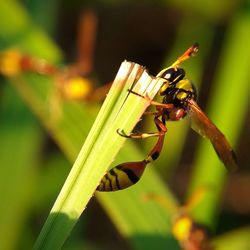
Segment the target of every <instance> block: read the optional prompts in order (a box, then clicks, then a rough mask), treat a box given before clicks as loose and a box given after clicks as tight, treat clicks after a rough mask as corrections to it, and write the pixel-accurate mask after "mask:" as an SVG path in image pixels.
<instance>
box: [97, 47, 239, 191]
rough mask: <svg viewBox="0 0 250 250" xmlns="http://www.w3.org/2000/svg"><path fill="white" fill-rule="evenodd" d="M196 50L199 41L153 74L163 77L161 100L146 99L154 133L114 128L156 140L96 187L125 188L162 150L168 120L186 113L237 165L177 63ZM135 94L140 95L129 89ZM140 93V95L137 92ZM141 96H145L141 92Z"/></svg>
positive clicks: (226, 161) (224, 157) (230, 164)
mask: <svg viewBox="0 0 250 250" xmlns="http://www.w3.org/2000/svg"><path fill="white" fill-rule="evenodd" d="M197 52H198V44H197V43H196V44H194V45H192V46H191V47H190V48H189V49H187V50H186V52H185V53H184V54H183V55H182V56H180V57H179V58H178V59H177V60H176V61H175V62H174V63H173V64H172V65H171V66H170V67H168V68H166V69H163V70H162V71H160V72H159V73H158V74H157V76H156V77H158V78H162V79H164V80H165V82H164V83H163V85H162V86H161V89H160V91H159V95H160V96H163V99H162V102H156V101H151V100H149V102H150V104H151V105H152V106H155V107H156V111H154V112H145V114H148V115H152V116H154V123H155V125H156V128H157V130H158V131H157V132H155V133H131V134H129V135H127V134H126V133H124V132H123V131H121V130H119V129H118V130H117V132H118V133H119V134H120V135H121V136H124V137H127V138H140V139H143V138H148V137H153V136H155V137H158V140H157V142H156V144H155V146H154V147H153V149H152V150H151V151H150V153H149V154H148V155H147V157H146V158H145V159H144V160H142V161H139V162H125V163H122V164H120V165H118V166H116V167H114V168H112V169H111V170H110V171H109V172H108V173H107V174H106V175H104V177H103V178H102V180H101V183H100V184H99V186H98V187H97V190H98V191H116V190H120V189H125V188H127V187H129V186H131V185H133V184H135V183H136V182H137V181H138V180H139V179H140V178H141V176H142V174H143V172H144V169H145V167H146V165H147V164H148V163H149V162H151V161H154V160H156V159H157V158H158V156H159V155H160V152H161V150H162V146H163V142H164V137H165V133H166V132H167V127H166V122H167V121H178V120H180V119H182V118H184V117H185V116H186V115H188V116H189V117H190V118H191V122H192V125H191V127H192V128H193V129H194V130H195V131H196V132H197V133H198V134H200V135H201V136H203V137H206V138H208V139H210V141H211V143H212V145H213V147H214V149H215V151H216V153H217V155H218V156H219V158H220V159H221V160H222V162H223V163H224V165H225V166H226V168H227V169H229V170H235V169H236V168H237V163H236V156H235V154H234V152H233V150H232V148H231V146H230V144H229V143H228V141H227V139H226V138H225V136H224V135H223V134H222V132H221V131H220V130H219V129H218V128H217V127H216V125H214V123H213V122H212V121H211V120H210V119H209V118H208V117H207V116H206V114H205V113H204V112H203V111H202V110H201V108H200V107H199V106H198V104H197V103H196V99H197V95H196V90H195V87H194V85H193V84H192V83H191V81H190V80H189V79H187V78H185V71H184V69H183V68H181V67H180V63H181V62H183V61H185V60H187V59H189V58H190V57H192V56H194V55H195V54H196V53H197ZM130 92H131V93H133V94H135V95H139V94H138V93H135V92H133V91H130ZM139 96H140V95H139ZM141 97H142V98H145V97H143V96H141Z"/></svg>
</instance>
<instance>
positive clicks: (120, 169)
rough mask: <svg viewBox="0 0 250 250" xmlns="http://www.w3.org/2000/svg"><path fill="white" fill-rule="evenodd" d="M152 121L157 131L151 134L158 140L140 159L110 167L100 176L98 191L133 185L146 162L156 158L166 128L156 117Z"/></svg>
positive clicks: (138, 178) (119, 188)
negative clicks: (142, 158) (144, 156)
mask: <svg viewBox="0 0 250 250" xmlns="http://www.w3.org/2000/svg"><path fill="white" fill-rule="evenodd" d="M154 122H155V125H156V127H157V129H158V132H157V133H152V134H154V136H158V140H157V142H156V144H155V146H154V147H153V149H152V150H151V151H150V152H149V154H148V155H147V157H146V158H145V159H144V160H142V161H138V162H125V163H122V164H120V165H118V166H116V167H114V168H112V169H111V170H110V171H109V172H107V174H105V175H104V177H103V178H102V180H101V183H100V184H99V186H98V187H97V190H98V191H106V192H109V191H117V190H121V189H125V188H127V187H130V186H132V185H134V184H135V183H137V182H138V181H139V180H140V178H141V176H142V174H143V172H144V170H145V168H146V166H147V164H148V163H149V162H151V161H154V160H156V159H157V158H158V156H159V155H160V152H161V150H162V146H163V142H164V137H165V133H166V132H167V128H166V126H165V124H164V123H163V122H162V121H161V120H159V119H158V118H157V117H156V118H155V119H154ZM139 138H142V137H139Z"/></svg>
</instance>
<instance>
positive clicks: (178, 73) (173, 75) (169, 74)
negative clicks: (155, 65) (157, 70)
mask: <svg viewBox="0 0 250 250" xmlns="http://www.w3.org/2000/svg"><path fill="white" fill-rule="evenodd" d="M184 76H185V71H184V69H182V68H169V69H166V71H165V72H163V73H162V74H161V77H162V78H164V79H166V80H168V81H169V82H170V83H171V84H172V83H176V82H178V81H180V80H182V79H183V78H184Z"/></svg>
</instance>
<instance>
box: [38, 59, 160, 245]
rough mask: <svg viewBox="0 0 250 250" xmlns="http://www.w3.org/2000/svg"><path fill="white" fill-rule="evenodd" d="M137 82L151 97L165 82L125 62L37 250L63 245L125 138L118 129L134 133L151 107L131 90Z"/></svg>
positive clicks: (50, 217)
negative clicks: (137, 124) (144, 113)
mask: <svg viewBox="0 0 250 250" xmlns="http://www.w3.org/2000/svg"><path fill="white" fill-rule="evenodd" d="M138 78H139V80H138ZM134 83H135V86H134V87H133V90H134V91H135V92H137V93H139V94H140V95H144V96H146V95H147V96H148V97H149V98H153V97H154V95H155V94H156V93H157V92H158V90H159V88H160V86H161V84H162V83H161V80H154V79H152V78H151V77H150V76H149V75H148V74H147V73H146V71H145V70H144V68H142V67H141V66H139V65H136V64H133V63H129V62H124V63H123V64H122V65H121V67H120V70H119V72H118V74H117V77H116V78H115V80H114V83H113V85H112V88H111V90H110V92H109V94H108V96H107V99H106V100H105V102H104V104H103V106H102V108H101V110H100V112H99V115H98V116H97V118H96V121H95V123H94V125H93V127H92V129H91V131H90V133H89V135H88V137H87V139H86V141H85V144H84V145H83V147H82V149H81V151H80V153H79V155H78V157H77V159H76V161H75V164H74V166H73V168H72V170H71V172H70V174H69V176H68V178H67V180H66V182H65V184H64V186H63V188H62V190H61V192H60V194H59V196H58V198H57V200H56V203H55V205H54V206H53V208H52V210H51V213H50V215H49V217H48V219H47V221H46V223H45V225H44V227H43V230H42V232H41V234H40V237H39V238H38V240H37V243H36V245H35V247H34V249H59V248H60V247H61V246H62V244H63V243H64V241H65V240H66V237H67V236H68V235H69V233H70V231H71V230H72V227H73V226H74V224H75V223H76V221H77V219H78V218H79V216H80V215H81V213H82V211H83V210H84V208H85V207H86V205H87V202H88V201H89V199H90V198H91V197H92V195H93V193H94V191H95V189H96V187H97V185H98V184H99V182H100V180H101V178H102V176H103V175H104V174H105V172H106V171H107V168H108V167H109V165H110V164H111V162H112V161H113V159H114V157H115V155H116V154H117V153H118V151H119V149H120V147H121V146H122V143H123V142H124V141H125V138H123V137H121V136H119V135H118V134H117V132H116V131H117V129H119V128H122V129H124V130H125V131H128V132H130V131H131V130H132V129H133V127H134V126H135V125H136V123H137V122H138V120H139V119H140V117H141V116H142V114H143V112H144V111H145V109H146V108H147V106H149V104H150V103H149V101H148V100H147V99H146V98H145V99H144V98H142V97H140V96H137V95H134V94H130V93H129V92H128V89H131V87H132V86H133V84H134ZM110 141H112V143H110Z"/></svg>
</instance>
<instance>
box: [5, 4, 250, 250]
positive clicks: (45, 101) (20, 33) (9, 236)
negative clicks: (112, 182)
mask: <svg viewBox="0 0 250 250" xmlns="http://www.w3.org/2000/svg"><path fill="white" fill-rule="evenodd" d="M90 10H91V13H92V15H93V16H94V17H95V19H94V20H95V21H97V23H96V24H97V26H96V29H95V30H94V37H95V39H94V42H93V43H92V45H93V54H91V55H90V58H87V59H86V55H85V54H84V53H86V50H84V48H82V45H81V42H82V40H81V39H82V36H83V35H85V36H86V35H88V32H87V33H86V30H85V31H83V30H82V29H83V27H82V26H81V25H80V23H81V22H80V20H81V18H82V17H83V16H84V13H86V11H90ZM92 22H93V20H92ZM0 24H1V25H0V49H1V51H4V50H6V49H8V48H12V47H15V48H19V49H20V51H23V52H25V53H28V54H30V55H33V56H37V57H41V58H45V59H47V60H48V61H49V62H51V63H59V64H60V65H64V64H66V65H67V64H74V63H82V62H86V60H87V62H88V63H89V65H90V68H88V70H86V72H87V75H88V76H89V75H90V79H91V81H92V82H93V84H95V85H96V86H100V85H102V84H105V83H108V82H110V81H112V79H113V78H114V76H115V75H116V72H117V70H118V68H119V66H120V64H121V62H122V61H123V60H125V59H126V60H131V61H134V62H137V63H139V64H141V65H145V66H146V67H147V69H148V70H149V72H150V74H152V75H156V74H157V73H158V72H159V71H160V70H161V69H162V68H164V67H167V66H168V65H169V64H170V63H171V62H173V61H174V60H175V59H176V58H177V57H178V56H179V55H180V54H181V53H182V52H184V51H185V49H186V48H187V47H189V46H190V45H191V44H193V43H194V42H199V44H200V52H199V53H198V55H197V57H195V58H194V59H191V60H190V61H188V62H185V63H184V64H183V67H184V68H185V69H186V72H187V77H189V78H190V79H192V80H193V81H194V83H195V85H196V86H197V88H198V93H199V99H198V103H199V105H200V106H201V107H202V109H203V110H205V111H206V112H207V113H208V115H209V116H210V117H211V118H212V120H213V121H214V122H215V123H216V124H217V125H218V126H219V128H221V130H222V131H223V132H224V133H225V134H226V136H227V138H228V139H229V141H230V142H231V143H232V144H233V147H234V149H235V151H236V154H237V157H238V160H239V166H240V169H239V171H237V172H236V173H234V174H228V173H227V172H226V171H225V170H224V168H223V166H222V164H221V163H220V162H219V161H218V160H217V157H216V155H215V153H214V152H213V149H212V147H211V145H210V144H209V142H207V141H205V140H203V139H201V138H200V137H199V136H198V135H196V134H195V133H194V132H193V131H191V129H189V127H190V126H189V121H188V119H185V120H183V121H180V122H178V123H174V122H172V123H169V126H168V128H169V130H168V134H167V136H166V143H165V144H166V145H165V147H164V149H163V152H162V154H161V157H160V158H159V160H157V162H156V163H155V164H154V169H155V170H157V172H159V173H160V175H161V177H162V179H163V182H164V183H165V184H166V185H169V186H170V188H171V190H172V191H173V193H174V196H175V197H176V199H178V200H180V202H182V203H184V202H185V199H186V197H187V195H188V194H189V193H190V192H191V191H192V190H194V189H195V188H197V187H199V186H200V185H204V184H211V183H212V184H213V185H214V186H213V187H212V189H215V191H214V193H213V195H212V197H207V199H206V201H205V203H204V204H203V207H199V206H198V207H197V208H196V209H195V211H194V216H195V218H197V220H198V221H201V222H203V223H204V224H205V225H207V226H208V227H210V229H211V231H212V232H213V237H212V238H213V239H214V240H215V242H216V244H218V246H217V249H238V250H241V249H242V250H245V249H246V250H247V249H250V240H249V236H250V197H249V193H250V172H249V170H250V169H249V163H250V156H249V148H250V129H249V126H250V116H249V112H250V109H249V96H250V87H249V86H250V84H249V82H250V71H249V65H250V36H249V31H250V1H249V0H245V1H240V0H233V1H225V0H223V1H215V0H212V1H211V0H210V1H208V0H207V1H195V0H193V1H191V0H190V1H183V0H178V1H171V0H169V1H167V0H166V1H150V0H148V1H136V2H134V1H128V0H127V1H126V0H123V1H111V0H109V1H101V0H100V1H87V0H86V1H78V0H75V1H63V0H54V1H48V0H43V1H42V0H33V1H32V0H23V1H15V0H9V1H8V2H7V1H4V0H0ZM85 29H86V27H85ZM85 45H86V44H85ZM91 60H93V61H91ZM92 62H93V65H92ZM86 72H84V73H86ZM0 80H1V84H0V120H1V122H0V127H1V128H0V134H1V136H0V138H1V140H0V145H1V151H0V166H1V167H0V192H1V203H0V249H7V250H9V249H31V248H32V246H33V244H34V242H35V240H36V238H37V236H38V234H39V231H40V229H41V227H42V225H43V223H44V221H45V219H46V217H47V215H48V213H49V211H50V209H51V207H52V205H53V203H54V201H55V199H56V197H57V195H58V192H59V190H60V188H61V187H62V185H63V182H64V180H65V178H66V176H67V174H68V172H69V170H70V167H71V165H72V162H73V161H74V159H75V157H76V155H77V153H78V151H79V149H80V147H81V145H82V143H83V142H84V138H85V137H86V135H87V133H88V130H89V129H90V127H91V124H92V123H93V119H94V117H95V115H96V114H97V111H98V109H99V104H93V103H91V104H89V103H87V102H84V103H77V102H70V101H65V102H64V100H55V103H56V104H55V108H53V107H52V102H51V98H52V99H53V98H54V97H53V90H54V89H55V88H54V87H53V84H54V83H53V81H52V79H51V77H46V76H40V75H37V74H23V75H21V76H19V77H18V78H15V79H9V78H8V77H5V76H1V79H0ZM27 86H28V87H27ZM30 86H31V88H33V89H32V91H29V90H30V89H29V87H30ZM34 96H35V97H34ZM37 96H38V97H37ZM51 96H52V97H51ZM36 98H38V99H36ZM39 98H40V99H39ZM52 101H53V100H52ZM27 104H28V105H27ZM61 106H62V107H61ZM71 106H73V108H72V107H71ZM61 109H62V110H61ZM72 109H73V110H74V112H72ZM57 112H58V113H57ZM61 112H62V116H63V115H64V114H65V113H66V119H65V120H64V122H63V123H58V121H57V119H61V118H60V116H61ZM67 119H69V122H68V123H67V121H68V120H67ZM146 121H147V123H140V130H143V131H153V130H154V127H153V125H152V122H150V119H149V118H147V119H146ZM71 123H74V126H76V127H77V129H78V130H79V131H81V133H80V134H79V133H77V132H78V130H77V129H75V127H74V126H72V125H71ZM60 129H61V130H60ZM60 131H64V132H60ZM65 131H71V132H65ZM76 131H77V132H76ZM67 133H68V134H67ZM67 136H69V137H67ZM135 143H137V142H135ZM153 143H154V140H149V141H148V140H144V141H143V142H139V143H137V146H138V148H139V147H140V149H141V151H142V152H144V154H146V153H147V152H148V150H150V147H151V146H152V145H153ZM129 157H132V155H131V156H129ZM142 157H143V154H142ZM123 160H125V161H130V160H135V159H134V158H131V159H127V158H125V159H123ZM142 181H143V180H142ZM131 191H133V190H131ZM124 192H126V191H124ZM117 196H119V194H117ZM208 196H209V195H208ZM135 199H138V200H140V197H139V195H138V196H137V197H135ZM100 200H101V204H102V198H101V199H100ZM124 206H126V204H124ZM111 207H112V206H111ZM129 208H130V209H132V210H133V209H134V210H136V209H137V207H136V204H135V206H131V205H130V206H129ZM110 209H111V208H110ZM107 210H108V208H107V206H106V207H105V212H104V210H103V208H102V205H100V203H99V202H97V201H96V199H92V200H91V202H90V203H89V205H88V207H87V209H86V211H85V213H84V214H83V216H82V217H81V219H80V221H79V222H78V223H77V226H76V227H75V229H74V230H73V232H72V234H71V237H70V238H69V239H68V241H67V242H66V244H65V246H64V249H96V250H97V249H114V250H116V249H150V248H149V246H146V244H144V245H143V244H140V243H138V242H139V241H145V242H146V243H147V244H148V245H150V243H148V242H150V237H148V238H146V240H145V238H142V239H139V238H138V239H137V241H136V242H137V243H135V241H134V240H133V236H132V237H131V235H130V237H128V235H127V234H126V233H124V234H123V233H122V230H119V231H118V230H117V224H118V223H119V218H116V220H117V222H116V221H115V219H114V218H113V219H111V220H112V222H113V223H111V220H110V218H109V216H110V214H114V213H115V212H114V211H112V210H110V211H107ZM119 216H121V215H118V217H119ZM151 216H152V217H153V216H154V214H152V215H151ZM134 219H135V221H136V218H134ZM147 219H148V218H147V217H145V218H144V220H147ZM166 220H167V219H166ZM116 223H117V224H116ZM138 223H139V222H138ZM118 227H119V226H118ZM155 234H156V235H157V232H155ZM166 237H168V236H167V232H166ZM154 249H159V250H160V249H170V248H168V247H167V245H166V247H165V248H162V246H161V245H160V244H159V245H157V241H154ZM171 249H178V246H175V245H174V246H173V247H172V248H171Z"/></svg>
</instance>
